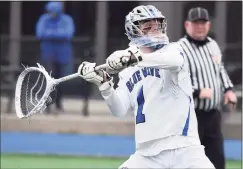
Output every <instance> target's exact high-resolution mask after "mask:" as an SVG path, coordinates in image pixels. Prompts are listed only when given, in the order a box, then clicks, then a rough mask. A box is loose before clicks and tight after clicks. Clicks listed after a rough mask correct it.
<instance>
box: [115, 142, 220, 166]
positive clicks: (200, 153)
mask: <svg viewBox="0 0 243 169" xmlns="http://www.w3.org/2000/svg"><path fill="white" fill-rule="evenodd" d="M122 168H124V169H132V168H136V169H137V168H160V169H162V168H166V169H170V168H178V169H179V168H180V169H184V168H188V169H193V168H203V169H214V168H215V167H214V166H213V164H212V163H211V161H210V160H209V159H208V157H207V156H206V155H205V151H204V146H202V145H198V146H190V147H185V148H178V149H175V150H166V151H162V152H161V153H160V154H158V155H156V156H142V155H140V154H138V153H136V152H135V153H134V154H133V155H131V156H130V158H129V159H128V160H127V161H125V162H124V163H123V164H122V165H121V166H120V167H119V169H122Z"/></svg>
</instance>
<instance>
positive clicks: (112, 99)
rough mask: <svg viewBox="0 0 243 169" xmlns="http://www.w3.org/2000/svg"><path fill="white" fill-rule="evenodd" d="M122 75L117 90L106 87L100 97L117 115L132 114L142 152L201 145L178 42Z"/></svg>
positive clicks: (136, 136)
mask: <svg viewBox="0 0 243 169" xmlns="http://www.w3.org/2000/svg"><path fill="white" fill-rule="evenodd" d="M119 76H120V81H119V83H118V88H117V89H116V90H114V89H113V88H108V89H105V90H104V86H105V85H104V86H102V87H101V88H100V90H101V94H102V96H103V97H104V99H105V101H106V103H107V105H108V106H109V109H110V110H111V112H112V114H114V115H115V116H125V115H127V114H128V113H129V112H132V113H133V115H134V117H135V118H134V119H135V140H136V147H137V149H138V150H139V151H141V152H142V153H143V154H150V155H153V154H154V153H155V152H147V151H148V149H149V148H150V149H151V147H152V149H153V151H157V152H158V153H159V151H162V150H165V149H167V148H168V149H171V148H178V147H180V146H181V145H180V144H185V146H186V145H187V144H200V142H199V138H198V130H197V120H196V115H195V112H194V103H193V97H192V86H191V80H190V74H189V68H188V64H187V61H186V59H184V56H183V53H182V52H181V50H180V47H179V46H178V45H177V44H176V43H171V44H169V45H167V46H165V47H163V48H162V49H160V50H157V51H155V52H153V53H150V54H144V55H143V61H141V62H139V63H138V65H136V66H134V67H129V68H126V69H125V70H123V71H122V72H121V73H120V74H119ZM176 137H177V138H178V139H179V140H177V139H176V141H175V138H176ZM185 138H186V139H185ZM187 138H192V140H190V141H185V140H188V139H187ZM180 139H182V140H183V141H182V140H181V141H182V142H184V143H180ZM161 140H163V141H162V142H161ZM173 140H174V142H173ZM185 142H186V143H185ZM170 144H172V145H170ZM166 147H167V148H166Z"/></svg>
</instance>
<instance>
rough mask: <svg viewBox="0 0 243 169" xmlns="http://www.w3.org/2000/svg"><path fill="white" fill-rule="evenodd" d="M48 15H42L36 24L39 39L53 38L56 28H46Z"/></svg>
mask: <svg viewBox="0 0 243 169" xmlns="http://www.w3.org/2000/svg"><path fill="white" fill-rule="evenodd" d="M47 19H48V16H47V15H46V14H44V15H42V16H41V17H40V19H39V20H38V22H37V24H36V36H37V38H38V39H42V40H44V39H53V34H52V33H51V32H55V31H54V30H51V29H48V28H46V24H45V23H46V20H47Z"/></svg>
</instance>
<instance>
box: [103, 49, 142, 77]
mask: <svg viewBox="0 0 243 169" xmlns="http://www.w3.org/2000/svg"><path fill="white" fill-rule="evenodd" d="M141 60H142V53H141V51H140V49H139V48H138V47H135V46H131V47H129V48H128V49H126V50H119V51H115V52H114V53H112V54H111V55H110V56H109V57H108V58H107V59H106V63H107V64H108V65H109V67H108V69H107V70H108V72H109V73H118V72H120V71H122V70H123V69H124V68H126V67H129V66H133V65H136V64H137V63H138V62H139V61H141Z"/></svg>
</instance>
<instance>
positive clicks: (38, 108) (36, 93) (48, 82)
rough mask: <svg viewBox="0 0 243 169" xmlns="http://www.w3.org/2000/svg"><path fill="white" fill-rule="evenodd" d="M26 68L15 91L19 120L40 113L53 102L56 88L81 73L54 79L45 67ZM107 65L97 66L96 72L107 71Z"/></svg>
mask: <svg viewBox="0 0 243 169" xmlns="http://www.w3.org/2000/svg"><path fill="white" fill-rule="evenodd" d="M37 65H38V67H28V68H26V69H25V70H24V71H23V72H22V73H21V74H20V75H19V77H18V80H17V84H16V90H15V109H16V114H17V116H18V117H19V118H21V119H22V118H28V117H29V116H31V115H33V114H35V113H37V112H40V113H42V112H43V111H44V110H45V108H46V107H47V104H48V103H50V102H51V101H52V98H51V97H50V94H51V92H52V91H54V90H55V87H56V86H57V85H58V84H60V83H62V82H65V81H68V80H71V79H74V78H77V77H79V73H74V74H71V75H68V76H64V77H62V78H60V79H54V78H52V77H51V76H50V75H49V74H48V72H47V71H46V70H45V68H44V67H43V66H41V65H40V64H39V63H37ZM107 67H108V65H107V64H103V65H100V66H96V67H95V70H96V71H98V70H101V69H106V68H107Z"/></svg>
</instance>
